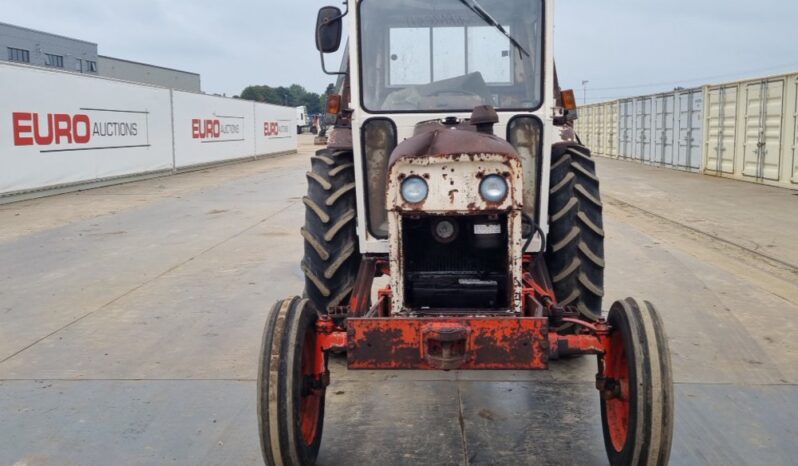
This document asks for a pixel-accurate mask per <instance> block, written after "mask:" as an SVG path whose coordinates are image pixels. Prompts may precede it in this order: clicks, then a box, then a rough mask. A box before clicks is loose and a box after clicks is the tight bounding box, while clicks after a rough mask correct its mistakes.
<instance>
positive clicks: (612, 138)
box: [599, 100, 618, 158]
mask: <svg viewBox="0 0 798 466" xmlns="http://www.w3.org/2000/svg"><path fill="white" fill-rule="evenodd" d="M600 108H601V112H602V115H603V119H602V123H603V124H602V126H601V128H600V129H599V131H600V134H599V138H600V140H601V142H600V144H599V145H600V147H601V152H600V154H601V155H603V156H605V157H614V158H617V157H618V101H617V100H615V101H612V102H606V103H604V104H601V105H600Z"/></svg>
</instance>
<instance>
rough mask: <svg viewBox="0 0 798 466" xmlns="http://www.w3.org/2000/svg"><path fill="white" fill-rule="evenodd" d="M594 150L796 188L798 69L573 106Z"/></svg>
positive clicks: (797, 178) (611, 155) (616, 155)
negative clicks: (787, 73) (756, 77)
mask: <svg viewBox="0 0 798 466" xmlns="http://www.w3.org/2000/svg"><path fill="white" fill-rule="evenodd" d="M582 118H584V121H582V122H581V123H578V126H577V128H578V131H579V135H580V137H581V138H582V141H583V142H585V143H586V144H587V145H588V146H589V147H590V148H591V149H592V150H593V153H595V154H597V155H602V156H606V157H616V158H622V159H629V160H636V161H639V162H642V163H647V164H651V165H657V166H663V167H668V168H675V169H679V170H687V171H693V172H700V173H705V174H708V175H715V176H723V177H728V178H735V179H738V180H744V181H751V182H756V183H762V184H768V185H772V186H781V187H787V188H792V189H798V75H796V74H791V75H781V76H773V77H766V78H760V79H749V80H743V81H738V82H732V83H725V84H715V85H707V86H704V87H702V88H695V89H676V90H674V91H672V92H666V93H661V94H655V95H650V96H640V97H630V98H624V99H621V100H616V101H612V102H603V103H598V104H592V105H587V106H584V107H582V108H580V119H582Z"/></svg>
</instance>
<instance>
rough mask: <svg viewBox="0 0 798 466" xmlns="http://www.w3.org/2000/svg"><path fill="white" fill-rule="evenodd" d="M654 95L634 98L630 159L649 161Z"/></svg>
mask: <svg viewBox="0 0 798 466" xmlns="http://www.w3.org/2000/svg"><path fill="white" fill-rule="evenodd" d="M653 103H654V97H652V96H645V97H637V98H635V99H634V106H633V108H634V132H633V134H634V145H633V150H632V159H634V160H640V161H641V162H645V163H650V162H651V146H652V144H651V143H652V138H651V134H652V133H653V132H654V128H653V122H654V120H653V113H652V112H653V107H654V105H653Z"/></svg>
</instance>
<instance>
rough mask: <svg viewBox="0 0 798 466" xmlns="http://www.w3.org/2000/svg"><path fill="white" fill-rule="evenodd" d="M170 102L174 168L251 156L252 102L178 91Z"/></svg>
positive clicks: (253, 115) (252, 145)
mask: <svg viewBox="0 0 798 466" xmlns="http://www.w3.org/2000/svg"><path fill="white" fill-rule="evenodd" d="M172 102H173V106H174V124H175V167H176V168H178V169H179V168H185V167H191V166H194V165H201V164H206V163H213V162H221V161H225V160H235V159H240V158H244V157H253V156H255V123H254V119H255V110H254V104H253V103H252V102H249V101H245V100H233V99H226V98H223V97H215V96H208V95H202V94H191V93H188V92H179V91H174V93H173V96H172ZM294 118H296V117H294Z"/></svg>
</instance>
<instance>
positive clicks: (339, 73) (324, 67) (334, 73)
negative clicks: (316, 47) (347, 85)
mask: <svg viewBox="0 0 798 466" xmlns="http://www.w3.org/2000/svg"><path fill="white" fill-rule="evenodd" d="M319 56H320V57H321V70H322V71H324V74H327V75H330V76H345V75H346V74H347V72H346V71H328V70H327V64H326V62H325V60H324V52H319Z"/></svg>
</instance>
